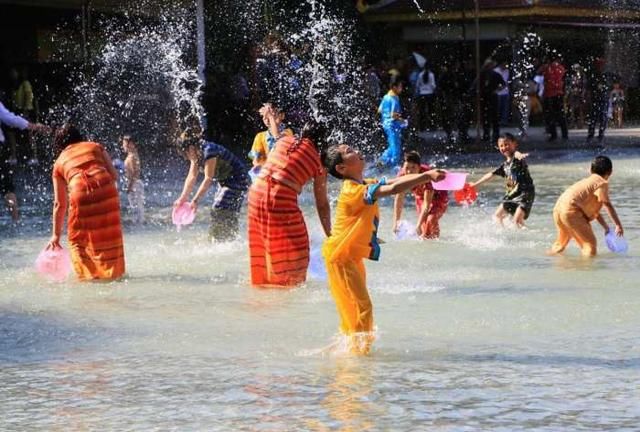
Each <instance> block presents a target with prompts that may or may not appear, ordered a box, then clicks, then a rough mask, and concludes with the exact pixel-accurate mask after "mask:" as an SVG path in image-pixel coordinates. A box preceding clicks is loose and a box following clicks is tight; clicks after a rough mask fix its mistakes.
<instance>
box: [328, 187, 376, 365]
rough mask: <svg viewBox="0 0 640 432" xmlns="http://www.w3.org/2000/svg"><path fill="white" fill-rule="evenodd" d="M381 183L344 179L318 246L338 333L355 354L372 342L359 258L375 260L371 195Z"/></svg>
mask: <svg viewBox="0 0 640 432" xmlns="http://www.w3.org/2000/svg"><path fill="white" fill-rule="evenodd" d="M382 184H384V181H382V182H380V183H377V182H375V181H374V180H369V181H367V182H365V184H361V183H357V182H355V181H353V180H345V181H344V183H343V185H342V190H341V191H340V196H339V197H338V202H337V205H336V216H335V222H334V224H333V226H332V229H331V236H330V237H329V238H328V239H327V240H325V242H324V244H323V247H322V254H323V256H324V259H325V263H326V267H327V275H328V280H329V288H330V290H331V295H332V296H333V299H334V300H335V302H336V308H337V310H338V315H339V316H340V332H341V333H342V334H344V335H346V336H348V337H349V338H350V340H349V343H350V347H351V350H352V351H354V352H358V353H366V352H368V351H369V349H370V346H371V343H372V341H373V305H372V304H371V299H370V297H369V291H368V290H367V281H366V271H365V267H364V262H363V259H365V258H367V259H371V260H378V258H379V256H380V246H379V244H378V238H377V233H378V221H379V210H378V204H377V203H376V200H375V199H374V194H375V191H376V190H377V189H378V188H379V187H380V186H381V185H382Z"/></svg>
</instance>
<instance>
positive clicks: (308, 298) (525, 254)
mask: <svg viewBox="0 0 640 432" xmlns="http://www.w3.org/2000/svg"><path fill="white" fill-rule="evenodd" d="M589 157H590V155H589V154H587V153H581V154H579V155H578V156H574V157H568V156H567V155H564V154H543V155H537V156H534V157H533V158H532V160H531V171H532V175H533V177H534V180H535V182H536V186H537V197H536V203H535V206H534V210H533V213H532V216H531V218H530V219H529V221H528V230H526V231H516V230H513V229H500V228H497V227H495V226H494V225H492V223H491V218H490V215H491V213H492V212H493V211H494V208H495V206H496V205H497V202H498V199H499V197H500V194H501V190H502V185H501V182H500V181H495V182H494V183H493V184H491V185H490V186H489V187H487V188H486V189H484V190H483V193H482V194H481V198H480V200H479V202H478V204H477V205H474V206H473V207H471V208H462V207H458V206H455V205H454V206H452V207H451V208H450V209H449V211H448V213H447V214H446V215H445V217H444V218H443V220H442V233H443V234H442V239H441V240H440V241H436V242H425V243H421V242H413V241H403V242H397V241H394V240H393V238H392V235H391V233H390V224H391V207H390V201H386V202H383V208H382V222H381V230H380V234H381V237H382V238H383V239H385V240H386V241H387V243H386V244H385V245H384V246H383V251H382V257H381V261H380V262H368V263H367V271H368V278H369V289H370V291H371V294H372V298H373V303H374V308H375V319H376V323H377V326H378V333H379V338H378V340H377V341H376V343H375V350H374V352H373V353H372V354H371V355H370V356H368V357H364V358H353V357H348V356H337V357H336V356H326V355H324V356H323V355H322V354H321V349H322V347H324V346H326V345H328V344H329V343H331V341H332V338H333V336H334V334H335V332H336V328H337V315H336V311H335V307H334V303H333V301H332V299H331V297H330V295H329V292H328V289H327V286H326V283H325V282H324V281H321V280H311V281H310V282H309V283H308V284H307V285H306V286H304V287H301V288H299V289H296V290H292V291H274V290H267V291H262V290H256V289H252V288H250V287H249V286H248V284H247V279H248V258H247V245H246V241H245V240H244V239H242V240H241V241H238V242H237V243H233V244H226V245H210V244H208V243H207V242H206V240H205V235H206V230H207V219H208V214H207V212H206V211H201V212H200V215H199V217H198V221H197V223H196V224H195V225H194V226H192V227H190V228H188V229H185V230H183V231H182V232H180V233H177V232H176V230H175V229H174V228H173V227H172V226H170V225H169V210H168V206H169V203H170V202H171V199H172V198H173V197H175V195H176V194H177V193H178V191H179V185H178V183H177V182H173V181H162V182H161V181H153V182H149V184H148V185H147V190H148V195H149V200H150V202H151V208H150V209H149V211H148V213H149V219H150V220H151V223H149V224H147V225H146V226H144V227H141V228H136V227H133V226H130V225H127V227H126V237H125V242H126V255H127V267H128V274H129V277H128V278H127V279H126V280H125V281H122V282H117V283H109V284H91V283H85V284H80V283H76V282H68V283H63V284H55V283H47V282H44V281H43V280H41V279H40V278H39V277H38V276H37V275H36V274H35V273H34V270H33V265H32V263H33V261H34V259H35V257H36V255H37V253H38V251H39V250H40V249H41V248H42V246H43V245H44V243H45V242H46V240H47V238H48V229H49V227H48V225H47V224H46V218H47V217H48V213H49V210H48V207H45V206H44V205H40V204H39V205H38V207H37V208H31V207H29V206H26V207H25V208H24V211H25V222H24V225H23V226H21V227H18V228H15V227H9V221H8V219H7V218H6V214H4V213H3V216H2V219H1V220H0V241H1V244H2V248H1V249H0V382H2V385H1V386H0V429H1V430H3V431H5V430H21V431H34V430H65V431H67V430H119V431H121V430H132V431H141V430H180V431H182V430H265V431H285V430H287V431H298V430H317V431H325V430H349V431H361V430H403V431H404V430H406V431H408V430H456V431H459V430H463V431H466V430H504V431H513V430H547V431H557V430H572V431H573V430H630V431H631V430H637V428H638V425H639V424H640V402H639V401H640V390H639V389H640V347H639V345H640V344H639V342H640V338H639V337H638V329H640V289H639V284H638V280H639V279H640V270H639V269H638V250H639V249H640V247H639V246H638V245H639V244H640V239H639V232H638V229H637V222H638V216H639V215H640V210H639V208H640V207H639V206H638V201H637V196H638V194H637V190H638V187H640V180H639V178H640V176H639V174H640V168H638V167H639V166H640V165H639V163H640V159H639V158H637V157H632V156H631V155H630V154H621V155H617V156H616V157H615V158H614V164H615V172H614V176H613V178H612V180H611V190H612V197H613V200H614V203H615V205H616V207H617V208H618V211H619V212H620V215H621V218H622V221H623V223H624V225H625V227H626V237H627V239H628V240H629V242H630V245H631V249H630V253H629V254H628V255H626V256H617V255H613V254H612V253H610V252H608V251H606V248H605V247H604V245H603V244H602V242H601V244H600V246H601V247H600V250H601V255H600V256H599V257H597V258H596V259H593V260H583V259H581V258H580V257H579V256H578V252H577V249H576V248H575V246H571V247H570V249H569V251H568V253H567V255H566V256H565V257H561V258H552V257H547V256H545V255H544V251H545V249H546V248H547V247H548V246H549V245H550V244H551V242H552V241H553V237H554V234H555V231H554V227H553V224H552V220H551V208H552V206H553V203H554V201H555V199H556V197H557V196H558V194H559V193H560V192H561V191H562V189H563V188H564V187H565V186H567V185H569V184H570V183H572V182H574V181H576V180H578V179H580V178H581V177H583V176H584V175H585V174H586V169H587V166H588V158H589ZM469 160H470V159H469ZM499 161H500V155H499V154H497V153H496V154H495V155H491V156H489V157H484V158H483V160H482V162H480V163H479V164H476V163H473V164H471V163H470V162H469V161H468V160H457V161H450V163H455V164H457V165H458V167H464V166H471V165H472V166H473V171H474V172H475V175H474V177H473V178H477V177H478V176H479V175H480V174H481V173H483V172H484V170H485V168H486V167H488V166H491V165H496V164H497V163H499ZM184 168H185V167H181V170H184ZM337 187H338V184H337V183H335V184H332V195H333V196H334V197H335V195H336V191H337ZM27 197H28V194H27ZM303 202H304V207H305V212H306V213H307V215H308V219H307V220H308V221H309V225H310V228H311V231H312V232H314V233H317V232H318V229H319V225H318V222H317V217H316V216H315V214H314V211H313V208H312V207H311V205H310V196H309V194H308V193H306V194H305V195H304V196H303ZM405 212H406V213H405V214H406V215H407V216H410V217H411V219H412V220H413V217H414V212H413V208H411V207H409V206H408V207H407V208H406V210H405ZM596 229H597V230H598V229H599V228H596ZM597 235H598V237H599V239H602V238H603V235H602V233H601V231H597ZM316 238H317V236H316Z"/></svg>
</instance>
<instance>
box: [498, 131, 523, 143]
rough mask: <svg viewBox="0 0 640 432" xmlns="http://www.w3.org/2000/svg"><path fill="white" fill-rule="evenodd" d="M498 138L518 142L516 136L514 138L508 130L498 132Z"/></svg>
mask: <svg viewBox="0 0 640 432" xmlns="http://www.w3.org/2000/svg"><path fill="white" fill-rule="evenodd" d="M498 139H503V140H507V141H511V142H513V143H516V144H518V138H516V137H515V135H513V134H510V133H509V132H505V133H503V134H500V137H499V138H498Z"/></svg>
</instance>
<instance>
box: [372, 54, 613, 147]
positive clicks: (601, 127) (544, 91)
mask: <svg viewBox="0 0 640 432" xmlns="http://www.w3.org/2000/svg"><path fill="white" fill-rule="evenodd" d="M366 72H367V90H368V92H369V95H370V98H371V99H372V100H377V99H378V98H379V97H381V96H382V89H383V88H384V86H385V83H390V82H398V81H402V82H403V83H404V94H403V95H402V97H401V102H402V104H403V105H404V106H405V107H406V108H407V109H406V113H407V117H408V118H410V125H409V130H410V131H412V132H413V133H414V134H418V133H421V132H424V131H433V130H435V129H442V130H444V132H445V133H446V135H447V139H448V140H449V141H452V140H457V141H458V142H460V143H465V142H467V141H468V140H469V135H468V131H469V128H470V127H471V126H472V124H473V121H474V120H475V118H476V115H475V114H476V112H475V110H476V100H477V101H478V102H479V103H478V105H479V109H480V119H481V120H480V122H481V125H482V137H481V138H482V139H483V140H484V141H487V142H489V141H491V142H493V143H495V142H497V138H498V136H499V135H500V128H501V127H504V126H508V125H515V126H516V127H517V128H518V129H519V134H520V136H521V137H522V138H526V137H527V135H528V131H529V126H530V124H531V122H532V121H535V122H540V123H541V124H543V125H544V127H545V131H546V135H547V138H548V140H550V141H553V140H556V139H557V138H558V129H559V131H560V137H561V138H563V139H567V138H568V136H569V128H584V127H585V126H587V128H588V135H587V137H588V139H589V140H592V139H595V138H597V139H599V140H602V139H603V138H604V134H605V131H606V129H607V127H608V126H609V125H611V126H613V127H617V128H621V127H623V125H624V118H625V106H626V101H625V90H624V87H623V85H622V83H621V81H620V79H619V77H617V76H616V75H615V74H614V73H612V72H610V71H608V70H607V68H606V62H605V60H604V59H602V58H599V57H597V58H593V59H591V60H589V61H587V62H585V65H581V64H579V63H575V64H573V65H571V67H567V66H565V64H564V63H563V60H562V57H561V56H560V55H559V54H557V53H552V54H551V55H550V56H549V57H548V58H546V59H544V60H542V61H541V60H539V59H532V61H531V64H529V65H527V66H526V67H524V66H523V65H513V64H509V63H508V62H506V61H502V60H494V59H492V58H487V59H486V60H485V61H484V63H483V65H482V66H481V69H480V72H479V74H478V75H476V72H475V66H474V65H473V64H472V63H471V62H470V61H466V62H463V61H460V60H456V59H450V60H446V61H444V62H442V63H440V64H432V63H430V62H429V61H427V60H426V58H424V57H423V56H422V55H419V54H417V53H416V54H414V56H412V57H411V59H410V60H409V61H404V60H398V61H396V62H395V63H382V64H381V65H380V66H379V67H374V66H371V67H369V68H368V69H367V71H366ZM478 78H479V81H478ZM476 96H477V98H478V99H476ZM455 131H457V134H454V132H455ZM387 135H388V134H387Z"/></svg>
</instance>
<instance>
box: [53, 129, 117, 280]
mask: <svg viewBox="0 0 640 432" xmlns="http://www.w3.org/2000/svg"><path fill="white" fill-rule="evenodd" d="M54 146H55V147H56V151H57V152H59V156H58V158H57V160H56V162H55V164H54V165H53V191H54V195H55V198H54V204H53V235H52V236H51V240H50V241H49V244H48V245H47V248H48V249H58V248H60V247H61V246H60V233H61V231H62V226H63V224H64V217H65V213H66V211H67V204H68V207H69V219H68V221H67V232H68V238H69V249H70V254H71V262H72V263H73V269H74V270H75V272H76V274H77V275H78V278H79V279H80V280H92V279H102V280H113V279H117V278H119V277H121V276H122V275H123V274H124V270H125V266H124V245H123V239H122V226H121V225H120V200H119V197H118V190H117V188H116V184H115V182H116V180H117V178H118V173H117V172H116V170H115V169H114V167H113V164H112V163H111V158H110V157H109V155H108V154H107V152H106V151H105V149H104V148H103V147H102V146H101V145H100V144H98V143H94V142H87V141H85V140H84V137H83V136H82V135H81V134H80V132H79V131H78V130H77V129H76V128H75V127H74V126H73V125H70V124H65V125H64V126H62V127H61V128H60V129H58V130H57V131H56V136H55V141H54ZM67 194H68V197H67Z"/></svg>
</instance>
